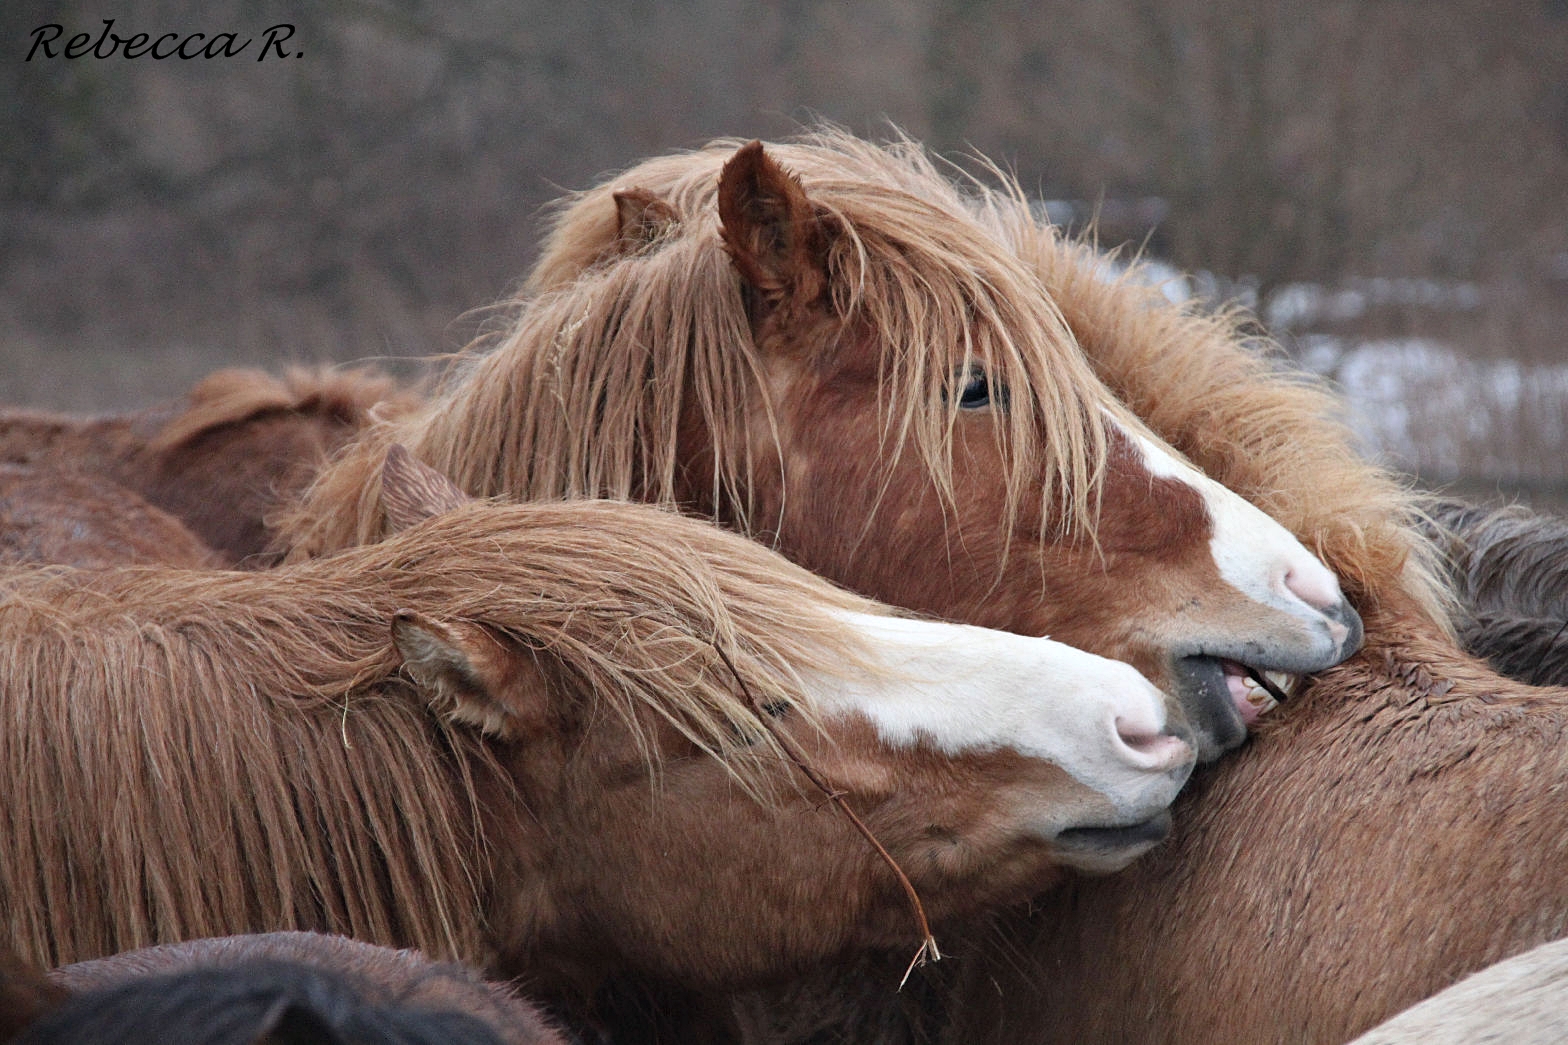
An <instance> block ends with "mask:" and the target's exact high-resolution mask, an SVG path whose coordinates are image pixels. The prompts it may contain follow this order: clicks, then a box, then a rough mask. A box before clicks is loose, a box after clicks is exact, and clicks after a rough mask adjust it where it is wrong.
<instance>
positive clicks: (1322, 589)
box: [1285, 563, 1344, 610]
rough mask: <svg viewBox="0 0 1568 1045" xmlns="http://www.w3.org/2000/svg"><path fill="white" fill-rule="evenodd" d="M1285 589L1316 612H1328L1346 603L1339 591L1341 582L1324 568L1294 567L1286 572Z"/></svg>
mask: <svg viewBox="0 0 1568 1045" xmlns="http://www.w3.org/2000/svg"><path fill="white" fill-rule="evenodd" d="M1313 565H1315V566H1316V565H1317V564H1316V563H1314V564H1313ZM1285 589H1286V590H1287V591H1289V592H1290V593H1291V594H1293V595H1295V596H1296V598H1298V599H1300V600H1301V601H1302V602H1304V603H1306V604H1307V605H1308V606H1311V607H1312V608H1313V609H1315V610H1326V609H1329V608H1331V607H1334V606H1338V605H1339V604H1340V603H1341V602H1342V601H1344V596H1343V595H1341V594H1340V591H1339V582H1338V581H1337V580H1335V579H1334V575H1333V574H1332V573H1330V572H1329V571H1328V570H1327V569H1326V568H1325V567H1322V566H1318V567H1317V568H1316V569H1296V568H1294V567H1292V568H1291V569H1288V570H1286V571H1285Z"/></svg>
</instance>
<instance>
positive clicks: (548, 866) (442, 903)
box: [0, 451, 1195, 1004]
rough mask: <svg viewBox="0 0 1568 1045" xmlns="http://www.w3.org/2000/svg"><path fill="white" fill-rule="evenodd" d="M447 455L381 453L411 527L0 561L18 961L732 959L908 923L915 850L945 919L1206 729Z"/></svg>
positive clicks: (1130, 835) (790, 572)
mask: <svg viewBox="0 0 1568 1045" xmlns="http://www.w3.org/2000/svg"><path fill="white" fill-rule="evenodd" d="M443 482H444V480H443V479H442V478H441V477H439V476H435V475H433V474H432V473H430V472H429V470H428V469H422V468H420V467H418V466H417V465H415V464H414V462H412V460H411V459H410V458H409V457H408V455H406V454H400V453H398V452H396V451H394V452H392V453H391V454H390V456H389V462H388V465H387V472H386V488H385V490H384V491H383V497H382V499H383V501H384V503H385V504H386V505H387V506H388V508H389V510H390V511H391V513H392V517H393V520H394V522H398V523H411V522H412V523H413V524H412V525H411V526H409V527H408V528H407V529H404V530H402V531H401V532H399V533H397V534H396V535H394V536H392V537H390V538H389V539H388V540H386V541H384V542H382V543H380V544H377V545H373V546H369V547H364V548H359V549H353V550H351V551H347V552H344V553H343V554H340V555H336V556H330V557H325V558H322V559H319V560H315V561H311V562H307V563H302V564H298V565H295V566H285V567H280V568H279V569H277V570H273V571H265V572H259V573H237V572H236V573H224V572H214V571H181V570H171V569H162V568H160V569H136V568H124V569H119V570H104V571H75V572H72V571H62V570H60V569H59V568H50V569H46V570H37V569H20V568H16V569H13V570H11V571H10V572H6V573H4V574H0V658H3V659H4V662H5V667H4V669H3V670H0V711H3V714H4V716H5V719H6V721H7V722H8V723H10V725H9V726H8V727H7V728H6V729H4V730H0V781H3V789H4V793H5V795H6V797H7V800H6V802H4V803H0V838H3V839H4V842H5V844H4V845H3V846H0V920H3V923H4V924H5V925H7V926H8V927H9V928H10V932H11V942H12V943H13V945H14V946H16V947H17V948H19V949H20V950H22V952H23V956H24V957H25V958H27V959H29V960H31V961H35V962H37V963H39V964H42V965H54V964H58V963H61V962H70V961H75V960H81V959H85V958H91V957H95V956H101V955H107V954H112V953H116V952H118V951H121V950H125V949H128V948H133V947H139V946H145V945H149V944H154V943H158V942H166V941H176V940H180V939H186V938H192V937H196V936H212V935H226V934H231V933H239V932H247V931H258V930H277V929H295V928H300V929H318V930H324V931H335V932H342V933H347V934H351V935H354V936H356V937H359V938H362V939H365V940H367V941H371V942H377V943H383V944H391V945H403V946H408V945H412V946H416V947H419V948H420V949H421V950H424V951H426V952H427V953H430V954H432V955H436V956H440V957H446V958H452V957H456V958H460V959H463V960H466V961H469V962H471V963H475V964H478V965H480V966H482V967H483V968H485V969H486V970H487V971H489V972H491V973H493V974H497V975H502V976H519V975H525V976H526V977H527V978H528V981H529V983H530V985H531V988H530V989H531V991H532V990H537V991H540V992H542V994H543V995H545V996H548V997H552V998H555V999H558V1000H559V999H568V1000H570V999H576V998H579V996H584V997H586V996H589V995H592V994H593V992H594V991H595V990H597V989H598V984H599V981H600V980H601V979H604V978H606V977H612V976H614V975H616V974H624V975H628V976H641V977H647V978H650V979H653V980H656V981H660V982H674V983H680V984H687V985H692V986H696V987H701V988H705V989H712V988H715V987H722V986H735V985H739V984H745V983H749V982H755V981H759V980H766V979H768V978H770V977H777V976H779V975H781V974H784V973H787V972H790V971H793V970H794V969H797V968H800V967H803V966H805V965H807V964H809V963H811V962H814V961H820V960H825V959H828V958H830V957H832V956H834V955H837V954H841V953H844V952H846V951H855V950H859V949H865V948H867V947H876V946H903V945H904V944H905V942H906V941H907V942H908V945H909V949H911V950H912V949H913V944H914V942H915V941H916V940H917V939H918V938H919V934H918V933H916V932H914V931H913V919H912V917H911V912H910V909H909V907H908V906H906V895H905V892H904V891H903V888H904V887H901V885H900V882H905V883H907V886H906V887H907V888H908V889H909V890H910V891H911V892H912V893H914V894H917V895H918V897H919V899H920V900H921V901H923V904H924V911H925V913H926V914H928V915H929V917H930V918H931V919H933V920H936V921H938V922H948V921H951V920H953V919H954V918H956V917H958V916H961V915H964V914H966V913H968V912H972V911H974V910H976V909H978V908H983V907H985V906H987V905H991V904H995V903H999V902H1006V901H1009V900H1012V899H1016V898H1019V897H1022V896H1026V895H1029V894H1031V893H1033V892H1035V891H1037V890H1038V889H1040V888H1042V887H1044V886H1046V885H1048V884H1050V883H1051V882H1052V881H1053V877H1054V874H1055V872H1054V869H1055V868H1056V867H1058V866H1066V867H1077V868H1084V869H1088V870H1094V871H1110V870H1115V869H1118V868H1120V867H1122V866H1123V865H1125V864H1126V863H1127V862H1128V861H1129V860H1131V859H1132V858H1134V857H1135V856H1137V855H1139V854H1140V853H1142V852H1144V851H1146V850H1147V849H1149V848H1150V847H1151V846H1152V845H1154V844H1155V843H1156V842H1157V841H1158V840H1159V838H1160V837H1161V836H1162V835H1163V834H1164V833H1165V831H1166V830H1167V829H1168V824H1169V821H1168V817H1167V816H1166V814H1165V808H1166V806H1167V805H1168V804H1169V803H1170V801H1171V800H1172V799H1173V798H1174V797H1175V795H1176V793H1177V791H1178V790H1179V788H1180V787H1181V785H1182V783H1183V782H1184V781H1185V780H1186V778H1187V775H1188V773H1189V771H1190V770H1191V767H1192V765H1193V762H1194V755H1195V753H1194V751H1193V750H1192V748H1190V747H1189V746H1188V745H1187V744H1186V743H1185V742H1184V741H1182V740H1181V739H1179V738H1177V737H1175V736H1172V735H1171V734H1170V733H1168V732H1166V726H1167V724H1168V722H1170V721H1172V718H1171V717H1170V716H1171V715H1172V714H1173V712H1174V708H1173V707H1172V706H1167V701H1166V699H1165V698H1164V696H1163V695H1162V694H1161V693H1160V692H1159V691H1158V690H1156V689H1155V688H1154V687H1153V686H1152V685H1151V684H1149V683H1148V682H1147V681H1146V680H1144V679H1143V678H1142V677H1141V676H1140V675H1138V674H1137V672H1135V671H1134V670H1133V669H1132V668H1130V667H1128V666H1127V665H1125V664H1121V663H1118V662H1114V661H1109V660H1106V659H1104V658H1100V657H1097V656H1094V655H1092V654H1088V653H1084V652H1082V651H1079V650H1076V649H1072V648H1070V647H1067V646H1063V645H1061V644H1060V643H1056V642H1052V641H1049V640H1046V639H1036V638H1027V637H1023V636H1017V635H1011V634H1007V633H1002V632H992V631H987V630H985V629H980V628H975V627H971V626H965V625H956V624H946V623H939V622H928V621H920V620H913V619H908V618H903V617H898V616H892V615H889V614H888V612H887V611H886V610H885V609H883V608H882V607H880V606H878V605H877V604H875V603H872V602H869V601H867V600H864V599H862V598H860V597H858V596H854V595H851V594H849V593H847V592H843V591H841V590H838V589H836V588H833V587H832V586H831V585H829V584H827V583H826V582H824V581H822V580H820V579H818V578H816V577H814V576H813V575H811V574H809V573H807V572H805V571H804V570H801V569H799V568H798V567H795V566H793V565H791V564H789V563H788V562H787V561H785V560H783V559H782V558H781V557H779V556H778V555H776V554H774V553H772V552H770V551H768V550H767V549H765V548H763V547H761V546H760V545H758V544H756V543H754V542H751V541H747V540H745V539H743V538H741V537H738V536H736V535H733V534H728V533H725V532H724V531H722V530H719V529H717V528H715V527H713V526H711V525H708V524H705V523H702V522H700V521H696V520H691V519H686V518H683V517H680V516H678V515H675V514H673V513H670V512H666V511H662V510H660V509H657V508H654V507H649V506H640V505H633V504H624V503H616V502H607V501H600V502H576V503H536V504H529V505H488V504H470V503H460V502H462V500H463V498H462V495H461V494H458V493H457V492H456V490H455V488H451V487H450V486H449V485H448V486H446V487H445V488H443V487H442V485H441V484H442V483H443ZM441 508H450V509H451V510H449V511H446V512H444V513H443V514H441V515H439V516H438V517H436V518H432V519H427V520H423V521H420V522H414V521H413V520H414V519H415V518H417V517H420V516H424V515H427V514H429V513H431V512H433V511H436V510H438V509H441ZM808 782H809V784H810V786H809V787H808V786H807V784H808ZM818 785H820V787H821V789H822V791H823V792H825V793H827V794H828V795H830V796H831V800H832V801H833V802H835V803H838V804H839V805H841V806H842V807H843V808H846V809H848V810H850V811H852V812H853V813H855V814H856V815H858V818H859V821H858V823H859V824H863V825H864V829H866V830H867V831H868V832H869V833H870V834H871V835H872V836H874V837H875V838H876V839H877V840H878V842H879V844H880V846H881V847H883V849H882V851H885V854H886V855H885V860H886V863H884V857H883V856H881V855H879V852H881V851H879V850H876V849H873V848H872V847H871V846H870V845H869V844H868V843H867V840H866V839H865V838H863V837H862V835H861V834H860V833H859V830H857V822H852V821H851V820H850V819H849V818H847V817H840V816H837V815H834V814H833V812H832V811H831V810H824V809H821V808H820V806H821V805H822V795H821V794H818V793H816V792H815V791H813V790H812V788H815V787H817V786H818ZM894 865H896V866H900V867H902V868H903V869H904V871H903V872H902V874H903V876H907V877H900V876H899V875H896V874H895V873H894V871H893V870H891V869H890V867H891V866H894ZM561 1003H562V1004H566V1002H561Z"/></svg>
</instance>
